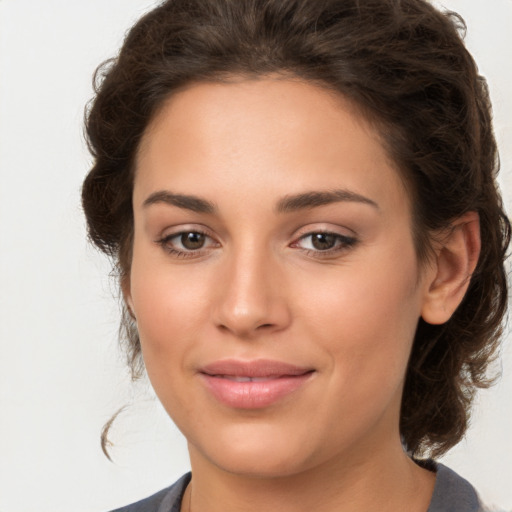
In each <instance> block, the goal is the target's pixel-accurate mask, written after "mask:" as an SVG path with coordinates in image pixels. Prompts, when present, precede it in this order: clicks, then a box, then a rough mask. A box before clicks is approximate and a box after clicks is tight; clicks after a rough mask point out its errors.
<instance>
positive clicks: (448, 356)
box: [82, 0, 510, 457]
mask: <svg viewBox="0 0 512 512" xmlns="http://www.w3.org/2000/svg"><path fill="white" fill-rule="evenodd" d="M464 31H465V25H464V22H463V20H462V19H461V17H460V16H459V15H457V14H455V13H452V12H445V13H443V12H441V11H439V10H437V9H435V8H434V7H432V6H431V5H430V4H429V3H428V2H427V1H425V0H208V1H207V2H205V1H204V0H167V1H165V2H163V3H162V4H160V5H159V6H158V7H157V8H155V9H154V10H152V11H151V12H149V13H148V14H146V15H145V16H143V17H142V18H141V19H140V20H139V21H138V23H136V25H135V26H134V27H133V28H132V29H131V30H130V32H129V33H128V35H127V37H126V39H125V42H124V45H123V47H122V49H121V51H120V53H119V55H118V56H117V57H116V58H115V59H112V60H110V61H107V62H106V63H104V64H103V65H101V66H100V67H99V68H98V70H97V72H96V75H95V93H96V94H95V97H94V99H93V101H92V102H91V103H90V105H89V108H88V111H87V113H86V133H87V138H88V143H89V147H90V151H91V153H92V155H93V157H94V165H93V167H92V169H91V170H90V172H89V174H88V176H87V177H86V179H85V182H84V185H83V191H82V201H83V208H84V210H85V214H86V217H87V222H88V230H89V236H90V239H91V240H92V242H93V243H94V244H95V245H96V246H97V247H99V248H100V249H101V250H102V251H104V252H105V253H106V254H108V255H109V256H110V257H111V258H112V259H113V261H114V265H115V266H116V267H117V269H118V271H119V278H120V280H121V282H122V280H123V279H126V278H127V276H128V275H129V272H130V263H131V247H132V236H133V212H132V202H131V201H132V188H133V178H134V160H135V156H136V154H137V151H138V147H139V143H140V141H141V138H142V136H143V134H144V132H145V130H146V128H147V126H148V124H149V123H150V121H151V120H152V119H153V118H154V116H155V114H156V113H157V112H158V110H159V108H160V107H161V106H162V104H163V103H164V101H165V100H166V99H167V98H168V97H169V96H170V95H172V93H173V91H176V90H178V89H179V88H180V87H183V86H185V85H187V84H189V83H192V82H201V81H214V82H222V81H225V80H229V79H230V77H233V76H238V77H246V78H251V77H252V78H254V77H258V76H263V75H267V74H270V73H280V74H284V75H291V76H294V77H298V78H300V79H303V80H306V81H309V82H312V83H315V84H318V85H320V86H322V87H327V88H329V89H331V90H334V91H337V92H338V93H339V94H340V95H342V96H343V97H345V98H347V99H348V100H349V101H350V102H351V103H352V104H354V105H355V106H356V107H357V108H358V109H359V110H360V112H361V113H362V115H364V116H365V117H366V119H367V120H368V121H370V122H372V123H373V124H374V126H375V127H376V128H377V131H378V132H379V133H380V135H381V138H382V140H383V143H384V145H385V147H386V149H387V151H388V152H389V154H390V156H391V158H392V160H393V161H394V162H395V163H396V164H397V166H398V168H399V169H400V172H401V173H402V176H403V179H404V182H405V183H406V184H407V188H408V190H409V194H410V196H411V198H412V204H413V224H414V241H415V247H416V251H417V254H418V259H419V261H420V262H421V261H423V262H424V261H426V260H427V259H428V256H429V250H430V248H431V242H432V236H431V233H432V232H433V231H435V230H438V229H440V228H443V227H447V226H449V225H450V223H451V222H452V221H453V219H456V218H457V217H460V216H461V215H463V214H464V213H466V212H469V211H476V212H478V214H479V216H480V225H481V240H482V250H481V254H480V258H479V261H478V264H477V268H476V270H475V272H474V274H473V275H472V277H471V280H470V284H469V288H468V291H467V293H466V295H465V297H464V299H463V302H462V303H461V304H460V306H459V307H458V309H457V310H456V311H455V313H454V314H453V316H452V318H451V319H450V320H449V321H448V322H446V323H445V324H443V325H429V324H427V323H425V322H424V321H423V320H420V321H419V325H418V328H417V332H416V336H415V340H414V344H413V349H412V353H411V355H410V361H409V365H408V369H407V375H406V382H405V387H404V392H403V399H402V408H401V416H400V433H401V436H402V439H403V443H404V446H405V447H406V449H407V450H408V451H409V453H411V455H412V456H413V457H420V456H424V455H425V454H429V455H430V456H434V457H435V456H439V455H441V454H443V453H444V452H445V451H447V450H448V449H449V448H450V447H452V446H453V445H454V444H456V443H457V442H458V441H459V440H460V439H461V438H462V436H463V435H464V433H465V431H466V428H467V425H468V419H469V411H470V406H471V403H472V398H473V396H474V392H475V390H476V389H477V388H478V387H485V386H487V385H488V384H489V380H488V379H487V373H486V370H487V367H488V365H489V362H490V361H491V360H492V357H493V355H495V353H496V350H497V347H498V346H499V339H500V335H501V330H502V320H503V316H504V314H505V311H506V305H507V281H506V273H505V270H504V259H505V256H506V250H507V247H508V244H509V238H510V224H509V221H508V219H507V217H506V215H505V213H504V211H503V206H502V200H501V197H500V194H499V191H498V189H497V185H496V175H497V172H498V168H499V163H498V157H497V148H496V142H495V139H494V135H493V131H492V124H491V106H490V101H489V95H488V90H487V86H486V82H485V80H484V79H483V78H482V77H481V76H479V74H478V70H477V67H476V64H475V62H474V60H473V58H472V57H471V55H470V54H469V52H468V51H467V49H466V48H465V46H464V43H463V36H464ZM121 331H122V334H123V339H124V340H125V343H126V346H125V348H126V350H127V354H128V360H129V363H130V365H131V368H132V376H133V377H134V378H136V377H137V376H140V375H141V374H142V372H143V362H142V358H141V350H140V341H139V338H138V335H137V331H136V328H135V326H134V323H133V320H132V318H131V317H130V314H129V312H128V311H127V309H126V307H125V308H124V312H123V318H122V326H121Z"/></svg>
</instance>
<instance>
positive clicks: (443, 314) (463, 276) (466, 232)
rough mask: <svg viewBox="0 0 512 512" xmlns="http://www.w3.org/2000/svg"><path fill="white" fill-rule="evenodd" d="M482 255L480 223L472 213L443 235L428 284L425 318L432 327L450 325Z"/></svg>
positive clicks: (424, 303) (457, 221)
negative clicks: (450, 320) (449, 321)
mask: <svg viewBox="0 0 512 512" xmlns="http://www.w3.org/2000/svg"><path fill="white" fill-rule="evenodd" d="M479 255H480V222H479V217H478V213H477V212H468V213H466V214H464V215H463V216H461V217H459V218H458V219H456V220H455V221H454V222H452V223H451V224H450V226H449V228H447V229H446V231H445V232H443V235H442V237H441V238H440V240H439V245H438V247H437V249H436V252H435V260H434V261H433V262H432V263H431V264H432V270H433V272H432V273H431V275H430V279H429V281H428V282H426V283H425V296H424V301H423V306H422V311H421V316H422V318H423V320H425V322H427V323H429V324H443V323H445V322H447V321H448V320H449V319H450V317H451V316H452V314H453V313H454V312H455V310H456V309H457V307H458V306H459V304H460V303H461V302H462V299H463V298H464V295H465V293H466V290H467V288H468V286H469V281H470V279H471V275H472V274H473V272H474V270H475V268H476V264H477V262H478V257H479Z"/></svg>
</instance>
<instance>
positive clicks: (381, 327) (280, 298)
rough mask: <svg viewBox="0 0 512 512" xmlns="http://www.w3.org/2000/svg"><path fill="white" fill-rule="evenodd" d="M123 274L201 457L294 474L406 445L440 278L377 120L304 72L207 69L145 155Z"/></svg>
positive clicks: (160, 385) (167, 113) (245, 470)
mask: <svg viewBox="0 0 512 512" xmlns="http://www.w3.org/2000/svg"><path fill="white" fill-rule="evenodd" d="M133 208H134V214H135V234H134V246H133V262H132V267H131V273H130V276H129V283H127V285H126V287H125V293H126V296H127V299H128V302H129V304H130V306H131V308H132V310H133V312H134V314H135V316H136V319H137V323H138V329H139V333H140V338H141V344H142V350H143V356H144V360H145V364H146V368H147V372H148V375H149V378H150V380H151V382H152V385H153V386H154V388H155V391H156V393H157V395H158V397H159V399H160V400H161V402H162V403H163V405H164V407H165V408H166V410H167V411H168V413H169V415H170V416H171V417H172V418H173V420H174V421H175V422H176V424H177V425H178V427H179V428H180V429H181V430H182V432H183V433H184V434H185V436H186V438H187V439H188V442H189V447H190V452H191V460H192V467H193V469H194V467H195V466H198V465H200V464H206V465H212V464H213V466H215V467H220V468H222V469H225V470H228V471H230V472H235V473H239V474H250V475H260V476H265V475H267V476H275V475H285V474H295V473H298V472H301V471H305V470H307V469H311V468H313V467H317V466H321V465H329V464H330V463H331V462H333V461H343V462H344V463H347V464H351V463H353V462H355V461H361V460H365V459H368V458H369V457H371V458H375V457H377V456H378V455H379V454H382V455H383V456H384V455H385V454H386V453H389V450H392V449H396V447H397V446H400V439H399V431H398V421H399V410H400V399H401V393H402V388H403V383H404V375H405V371H406V366H407V361H408V356H409V353H410V350H411V345H412V341H413V336H414V332H415V328H416V325H417V321H418V318H419V317H420V315H421V311H422V306H423V303H424V296H425V292H426V288H427V286H428V285H427V284H426V283H427V279H426V278H425V272H423V271H422V272H420V268H419V264H418V261H417V258H416V254H415V249H414V245H413V239H412V235H411V207H410V204H409V200H408V196H407V193H406V191H405V189H404V187H403V185H402V182H401V180H400V177H399V175H398V173H397V171H396V170H395V169H394V167H393V165H392V164H391V163H390V161H389V159H388V158H387V155H386V152H385V151H384V149H383V147H382V145H381V143H380V142H379V139H378V137H377V135H376V133H375V132H374V131H373V129H372V128H371V127H370V126H369V125H368V124H366V123H365V121H364V120H363V119H362V118H361V117H360V116H359V115H358V114H357V113H356V111H355V110H354V109H353V108H351V106H350V104H348V103H347V102H346V101H344V99H343V98H341V97H338V96H335V95H333V93H329V92H327V91H325V90H323V89H320V88H318V87H317V86H314V85H311V84H307V83H304V82H300V81H292V80H285V79H281V80H277V79H271V78H267V79H261V80H258V81H239V82H236V83H229V84H214V83H203V84H195V85H192V86H190V87H188V88H187V89H185V90H183V91H181V92H179V93H176V94H175V95H174V96H173V97H172V98H171V99H170V100H168V102H167V103H166V104H165V106H164V108H163V109H162V110H161V111H160V112H159V114H158V115H157V117H156V118H155V119H154V121H153V122H152V124H151V125H150V127H149V129H148V130H147V132H146V134H145V138H144V140H143V144H142V145H141V149H140V152H139V155H138V161H137V168H136V178H135V185H134V194H133Z"/></svg>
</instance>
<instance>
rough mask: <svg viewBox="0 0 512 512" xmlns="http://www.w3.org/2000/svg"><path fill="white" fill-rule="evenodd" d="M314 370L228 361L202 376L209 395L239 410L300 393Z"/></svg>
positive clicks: (274, 363)
mask: <svg viewBox="0 0 512 512" xmlns="http://www.w3.org/2000/svg"><path fill="white" fill-rule="evenodd" d="M313 373H314V370H313V369H310V368H303V367H298V366H294V365H290V364H287V363H282V362H279V361H269V360H255V361H249V362H247V361H237V360H225V361H219V362H215V363H213V364H210V365H207V366H205V367H204V368H202V369H201V371H200V372H199V375H200V377H201V379H202V381H203V383H204V384H205V387H206V389H207V390H208V392H209V393H211V395H212V396H213V397H214V398H215V399H216V400H217V401H218V402H220V403H222V404H223V405H226V406H228V407H230V408H235V409H261V408H265V407H269V406H271V405H273V404H275V403H277V402H279V401H280V400H282V399H284V398H285V397H287V396H288V395H291V394H292V393H294V392H296V391H298V390H299V389H300V388H302V387H303V385H304V384H305V383H306V382H307V381H308V380H309V379H310V378H311V376H312V375H313Z"/></svg>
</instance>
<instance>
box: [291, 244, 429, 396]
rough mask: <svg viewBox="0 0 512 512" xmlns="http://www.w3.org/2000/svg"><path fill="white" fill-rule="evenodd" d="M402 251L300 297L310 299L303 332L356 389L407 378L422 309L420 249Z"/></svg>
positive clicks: (303, 305) (351, 270)
mask: <svg viewBox="0 0 512 512" xmlns="http://www.w3.org/2000/svg"><path fill="white" fill-rule="evenodd" d="M401 247H402V250H401V251H400V253H401V256H400V257H399V255H398V254H396V253H395V251H390V252H389V254H386V253H381V254H380V258H375V257H373V256H372V257H371V258H368V261H367V262H366V264H361V265H357V266H353V267H347V268H340V270H339V278H338V279H333V278H332V276H330V278H329V279H327V277H326V278H325V280H323V281H322V280H321V279H320V280H319V281H317V285H316V286H315V287H314V289H313V290H311V288H309V293H307V292H306V289H303V290H299V291H298V293H297V295H298V296H301V297H307V301H305V302H302V303H300V305H299V307H300V308H301V309H300V313H299V314H298V315H297V317H298V318H303V319H305V320H304V323H303V325H302V328H303V329H304V330H305V331H309V332H308V337H309V338H310V339H315V340H317V343H318V344H319V345H320V346H321V347H322V348H323V350H324V351H325V352H326V354H327V355H328V358H329V360H330V364H331V366H332V367H337V368H342V370H341V371H338V372H336V375H337V378H339V379H342V380H344V381H345V385H347V386H348V385H350V387H351V388H352V389H354V387H353V384H354V383H355V382H360V381H364V382H366V383H367V384H368V385H369V386H370V387H371V386H374V387H375V386H378V385H380V384H378V382H379V381H380V382H381V384H383V383H384V382H385V381H387V382H389V383H390V385H391V386H395V385H396V383H397V379H398V380H401V379H402V378H403V375H404V373H405V368H406V366H407V361H408V358H409V354H410V350H411V346H412V341H413V338H414V334H415V330H416V326H417V322H418V319H419V316H420V310H421V307H420V289H419V287H417V286H416V283H417V275H418V274H417V265H416V259H415V254H414V249H412V248H410V249H409V248H408V247H405V250H404V248H403V246H401ZM409 252H410V254H409ZM398 261H400V262H401V263H400V265H399V264H398V263H397V262H398ZM375 262H376V263H375ZM356 267H357V268H356Z"/></svg>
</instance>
